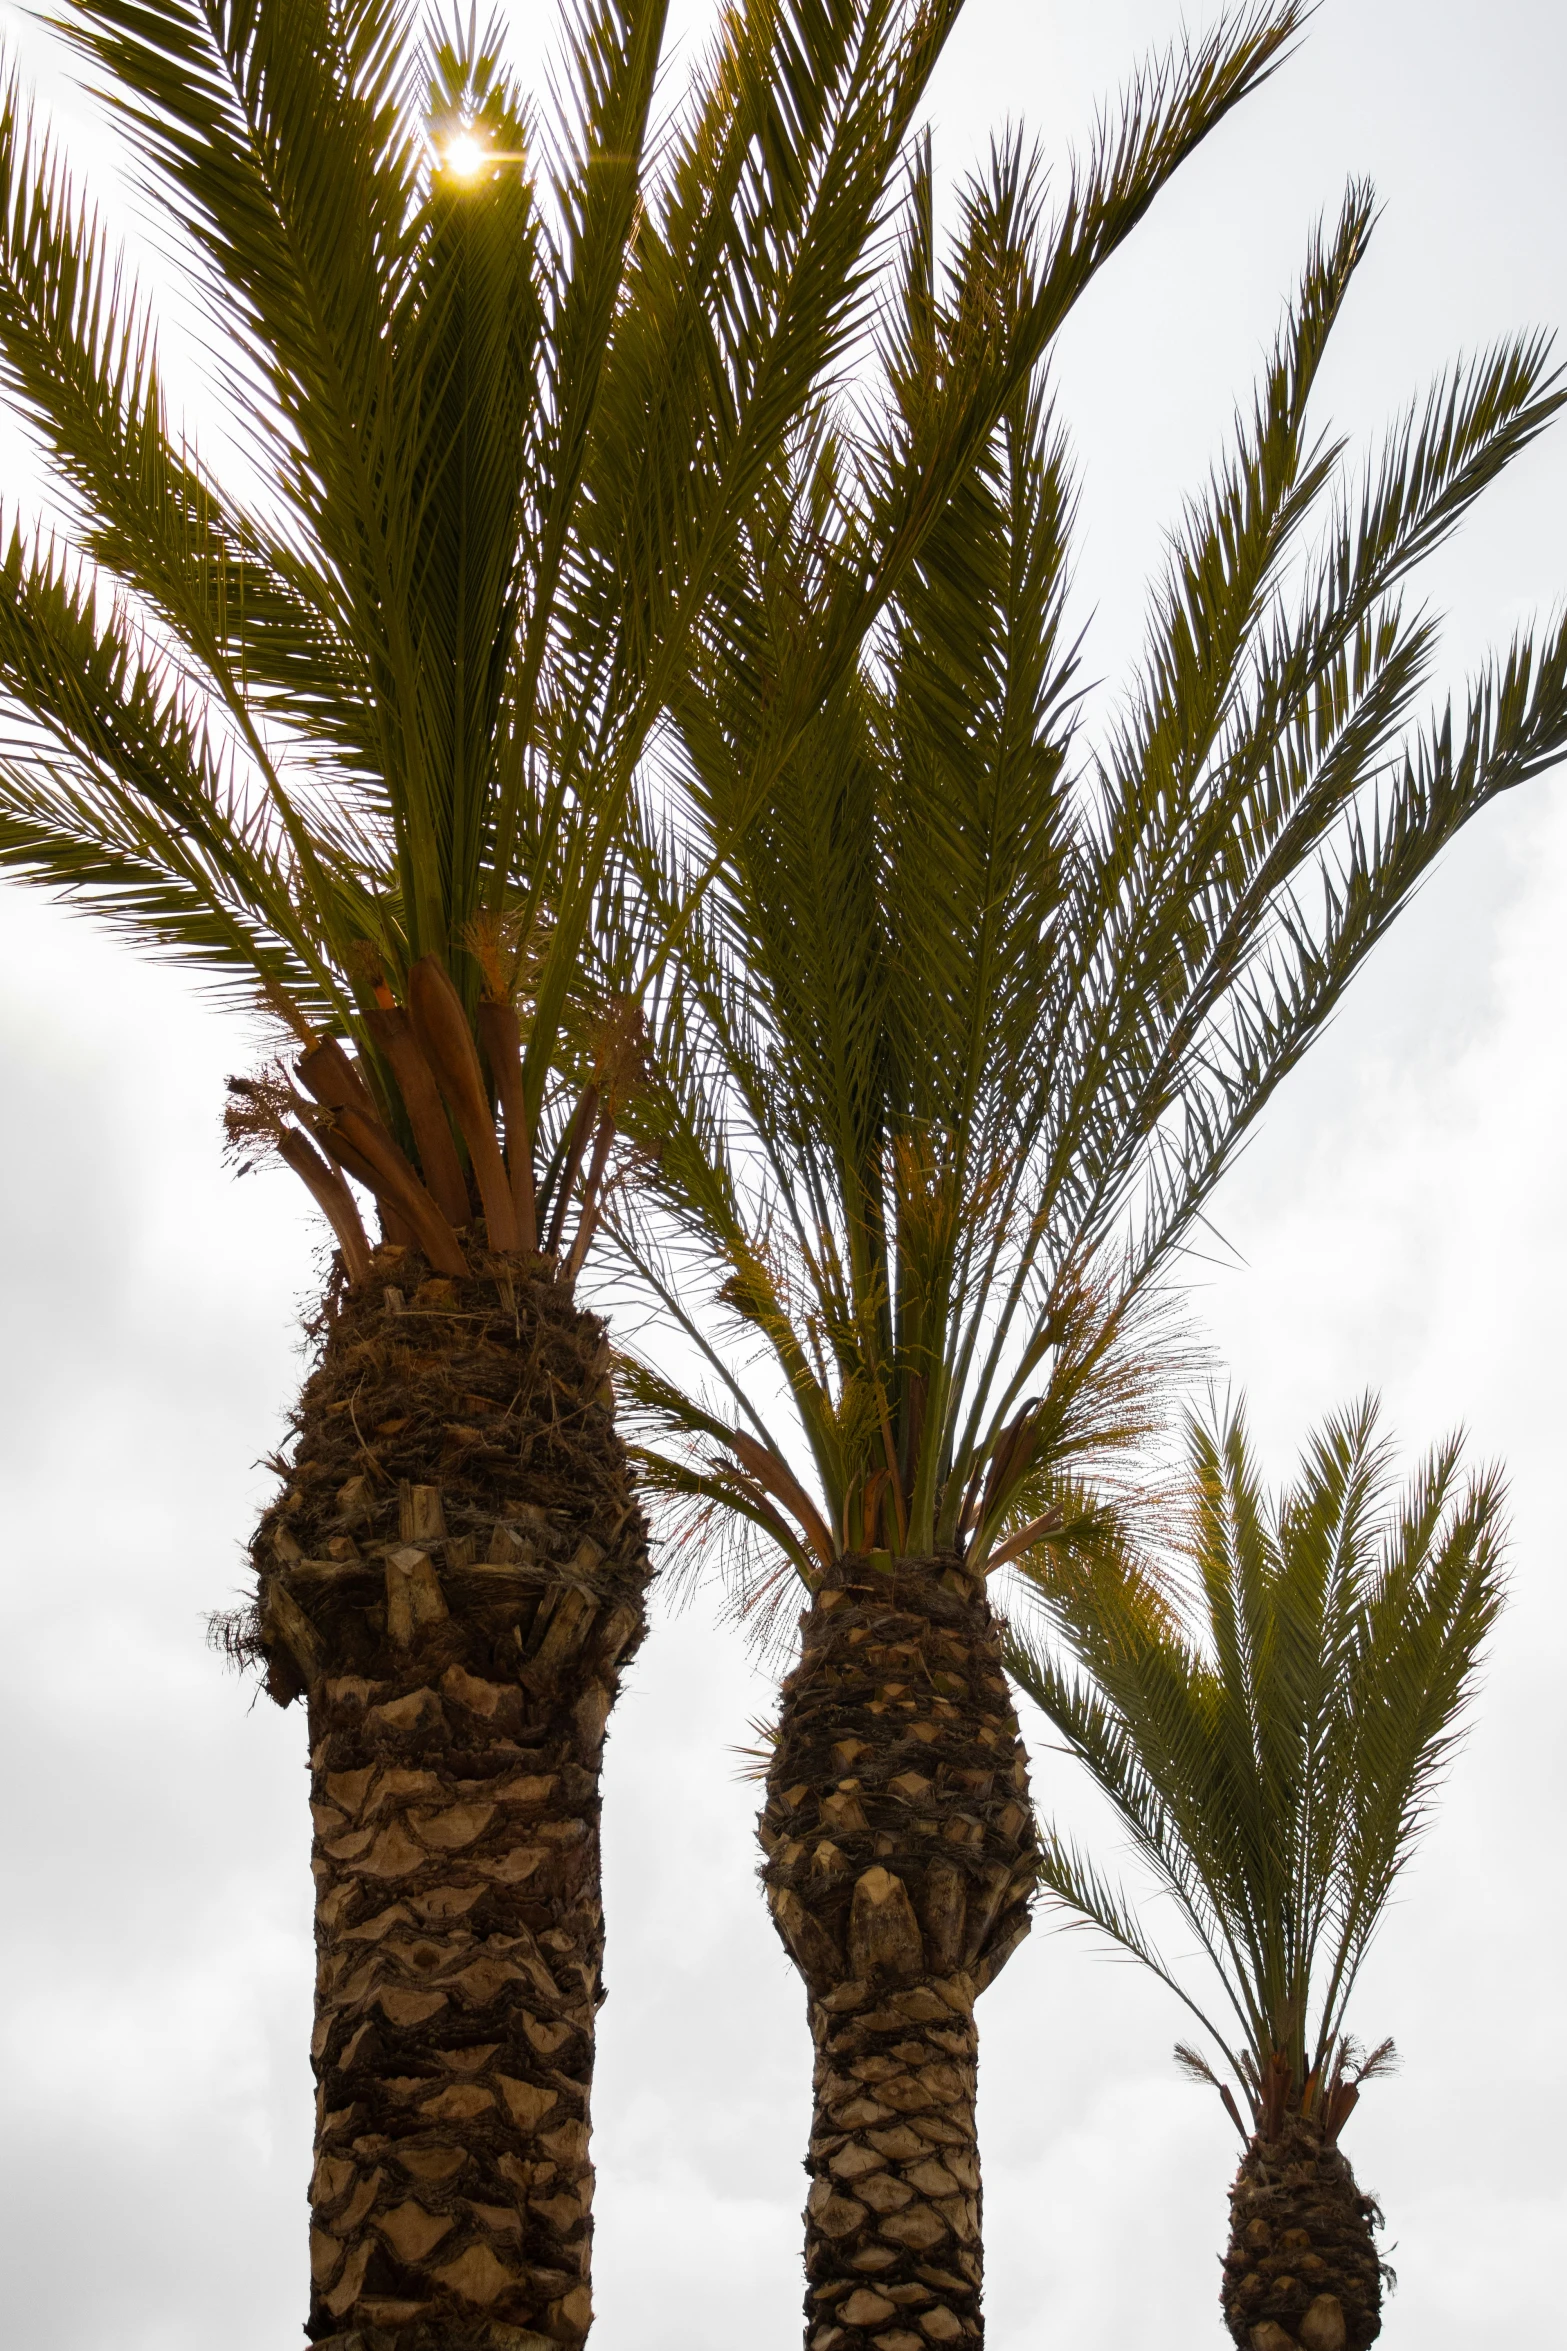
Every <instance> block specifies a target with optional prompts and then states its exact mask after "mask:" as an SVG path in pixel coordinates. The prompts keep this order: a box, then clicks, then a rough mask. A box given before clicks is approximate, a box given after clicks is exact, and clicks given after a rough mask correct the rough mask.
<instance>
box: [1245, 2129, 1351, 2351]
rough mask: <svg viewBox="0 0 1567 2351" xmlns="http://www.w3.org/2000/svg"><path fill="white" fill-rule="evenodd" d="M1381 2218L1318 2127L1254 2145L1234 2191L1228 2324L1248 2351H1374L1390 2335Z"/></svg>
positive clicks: (1287, 2131)
mask: <svg viewBox="0 0 1567 2351" xmlns="http://www.w3.org/2000/svg"><path fill="white" fill-rule="evenodd" d="M1381 2217H1382V2216H1381V2214H1380V2213H1379V2212H1378V2210H1377V2207H1376V2205H1375V2203H1374V2202H1373V2201H1372V2199H1371V2198H1370V2197H1369V2196H1365V2195H1362V2193H1361V2191H1360V2189H1359V2188H1358V2187H1357V2185H1356V2183H1355V2175H1354V2173H1353V2172H1352V2171H1351V2169H1350V2167H1349V2164H1348V2162H1347V2161H1346V2159H1345V2157H1344V2155H1343V2154H1342V2152H1341V2151H1340V2149H1339V2148H1338V2147H1337V2146H1335V2145H1333V2144H1332V2143H1331V2142H1330V2141H1329V2140H1328V2138H1327V2137H1326V2136H1325V2134H1324V2133H1323V2132H1322V2130H1321V2129H1319V2128H1318V2127H1317V2126H1316V2125H1314V2124H1313V2123H1312V2122H1310V2121H1308V2120H1306V2119H1304V2118H1303V2117H1301V2116H1299V2115H1293V2116H1289V2117H1287V2118H1286V2119H1285V2121H1284V2123H1283V2125H1282V2127H1281V2129H1280V2132H1279V2135H1278V2137H1277V2138H1273V2139H1265V2138H1262V2137H1257V2138H1254V2139H1253V2140H1252V2142H1251V2144H1250V2146H1249V2147H1248V2148H1247V2150H1246V2153H1245V2155H1244V2157H1243V2158H1242V2161H1241V2167H1240V2170H1239V2171H1238V2172H1237V2174H1236V2177H1235V2185H1234V2186H1233V2188H1232V2189H1231V2190H1230V2244H1229V2251H1228V2253H1227V2254H1226V2256H1225V2262H1224V2286H1223V2303H1224V2317H1225V2323H1226V2324H1227V2326H1228V2327H1229V2330H1230V2334H1231V2336H1232V2337H1233V2338H1234V2340H1235V2342H1236V2343H1238V2344H1240V2345H1241V2346H1242V2347H1243V2351H1294V2346H1296V2345H1297V2344H1298V2345H1300V2346H1302V2351H1365V2347H1366V2345H1367V2344H1369V2343H1374V2342H1375V2341H1376V2339H1377V2336H1378V2335H1379V2334H1380V2333H1381V2331H1382V2267H1381V2263H1380V2261H1379V2260H1378V2257H1377V2248H1376V2239H1375V2237H1374V2235H1373V2231H1374V2230H1375V2229H1376V2228H1377V2227H1378V2226H1379V2225H1380V2223H1381Z"/></svg>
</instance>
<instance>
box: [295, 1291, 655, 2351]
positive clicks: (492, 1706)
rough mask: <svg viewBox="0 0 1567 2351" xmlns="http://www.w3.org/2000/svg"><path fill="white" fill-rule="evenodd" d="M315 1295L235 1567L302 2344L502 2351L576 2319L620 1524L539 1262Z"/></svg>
mask: <svg viewBox="0 0 1567 2351" xmlns="http://www.w3.org/2000/svg"><path fill="white" fill-rule="evenodd" d="M423 1270H424V1268H423V1265H422V1261H420V1260H418V1259H416V1258H415V1257H414V1256H413V1253H412V1252H404V1251H399V1250H395V1249H390V1248H384V1249H382V1250H380V1251H378V1252H377V1253H376V1258H375V1262H374V1274H375V1280H374V1282H373V1283H371V1284H361V1285H358V1286H356V1287H355V1288H353V1289H351V1290H347V1291H345V1292H342V1293H340V1294H339V1295H338V1296H337V1298H336V1299H335V1300H334V1301H333V1302H332V1303H331V1304H330V1305H329V1307H328V1310H327V1313H326V1315H325V1317H324V1322H323V1328H322V1332H321V1340H322V1346H321V1356H320V1361H319V1364H318V1367H317V1369H316V1371H315V1372H314V1373H313V1375H312V1377H311V1378H310V1380H309V1381H308V1383H307V1385H306V1387H305V1391H304V1395H303V1398H302V1400H301V1404H300V1408H299V1411H298V1414H297V1416H296V1426H297V1429H298V1443H297V1446H296V1447H295V1457H294V1460H293V1462H292V1465H291V1466H290V1467H289V1469H288V1472H287V1478H288V1483H287V1487H286V1490H285V1492H284V1493H283V1495H282V1496H281V1497H280V1499H279V1501H278V1502H277V1503H276V1504H275V1505H274V1506H273V1508H272V1509H271V1510H270V1511H269V1512H268V1513H267V1515H266V1517H265V1519H264V1520H263V1522H262V1526H261V1530H260V1533H259V1534H258V1537H257V1541H256V1546H255V1556H256V1562H257V1567H258V1572H259V1583H260V1597H259V1606H258V1615H259V1626H260V1639H261V1642H262V1644H263V1647H264V1650H265V1653H266V1657H267V1662H268V1669H269V1673H270V1676H271V1680H272V1686H273V1694H274V1695H275V1696H276V1697H278V1698H280V1699H286V1698H288V1697H289V1696H292V1695H297V1694H298V1693H299V1691H300V1689H301V1688H303V1689H304V1690H305V1692H306V1694H307V1695H308V1700H309V1719H310V1750H311V1752H310V1761H311V1775H312V1797H313V1805H312V1809H313V1812H314V1815H315V1823H316V1841H315V1853H314V1863H313V1867H314V1871H315V1877H316V1943H317V1953H318V1972H317V1988H316V2027H315V2035H314V2040H313V2043H312V2053H313V2057H314V2061H315V2070H316V2078H317V2083H318V2095H317V2122H316V2157H317V2160H316V2165H315V2171H314V2175H313V2178H312V2183H311V2207H312V2214H311V2217H312V2222H313V2226H312V2230H311V2240H310V2242H311V2275H312V2280H313V2287H312V2294H311V2304H310V2318H309V2322H308V2326H307V2329H306V2331H307V2333H308V2335H309V2336H310V2337H311V2339H312V2340H313V2341H314V2342H316V2343H317V2344H318V2345H326V2344H331V2345H333V2346H336V2347H338V2351H532V2347H534V2346H539V2345H545V2344H548V2345H555V2344H560V2345H567V2346H574V2345H578V2344H580V2343H581V2342H582V2340H583V2338H584V2336H585V2335H586V2333H587V2330H588V2326H589V2323H590V2320H591V2316H592V2302H591V2289H590V2274H589V2271H590V2251H591V2242H592V2223H591V2220H590V2217H589V2213H590V2206H591V2202H592V2183H593V2173H592V2166H591V2163H590V2161H589V2156H588V2137H589V2122H590V2116H589V2091H590V2086H591V2082H592V2073H593V2046H594V2019H595V2012H596V2010H597V2007H598V2004H599V2001H600V1998H601V1997H602V1994H601V1989H600V1968H601V1961H602V1955H603V1913H602V1910H601V1907H600V1900H599V1764H600V1754H601V1749H602V1744H603V1737H604V1727H605V1722H606V1719H607V1717H608V1714H609V1711H610V1708H611V1706H612V1705H613V1703H614V1699H615V1695H616V1690H617V1687H618V1681H619V1675H620V1671H621V1669H622V1668H623V1666H624V1665H625V1663H626V1660H627V1659H628V1657H629V1656H630V1655H631V1653H632V1652H633V1650H634V1649H635V1647H636V1644H637V1642H638V1641H639V1640H640V1638H641V1635H642V1631H643V1625H644V1616H643V1597H644V1592H645V1587H646V1583H647V1579H648V1558H647V1550H646V1536H645V1529H644V1526H643V1523H642V1520H641V1517H640V1514H639V1513H638V1511H637V1510H636V1508H635V1505H634V1503H633V1501H632V1498H631V1494H630V1489H629V1485H628V1481H627V1476H626V1466H625V1461H624V1456H623V1454H622V1452H621V1449H620V1446H619V1443H618V1441H617V1439H616V1437H615V1434H614V1429H613V1424H612V1419H611V1412H610V1395H609V1389H608V1385H607V1380H606V1372H607V1367H608V1348H607V1345H606V1343H605V1340H604V1335H603V1331H602V1328H601V1326H600V1325H599V1324H598V1323H597V1322H596V1321H595V1320H594V1319H593V1318H592V1317H591V1316H589V1315H587V1314H583V1313H581V1312H579V1311H578V1310H577V1308H576V1307H575V1306H574V1305H573V1304H572V1301H571V1298H570V1296H569V1293H568V1292H567V1291H566V1290H565V1289H564V1288H563V1287H562V1286H560V1285H558V1284H557V1282H556V1281H555V1279H554V1276H553V1273H552V1271H551V1270H550V1269H549V1268H540V1267H534V1268H533V1269H531V1270H522V1269H519V1267H518V1265H517V1262H516V1260H510V1261H507V1260H501V1259H495V1260H491V1261H490V1262H489V1263H488V1264H487V1265H486V1266H485V1267H484V1268H483V1269H482V1270H480V1271H477V1272H476V1273H475V1274H474V1275H473V1277H472V1278H471V1279H467V1280H435V1281H432V1280H421V1279H420V1278H419V1277H420V1275H421V1274H422V1273H423Z"/></svg>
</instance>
